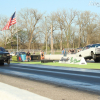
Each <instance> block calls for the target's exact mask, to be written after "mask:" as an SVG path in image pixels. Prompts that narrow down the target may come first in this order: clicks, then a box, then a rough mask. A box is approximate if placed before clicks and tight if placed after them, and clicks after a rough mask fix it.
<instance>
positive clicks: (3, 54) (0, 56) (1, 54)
mask: <svg viewBox="0 0 100 100" xmlns="http://www.w3.org/2000/svg"><path fill="white" fill-rule="evenodd" d="M4 62H6V63H7V64H10V53H9V52H8V51H7V50H5V49H4V48H3V47H0V65H4Z"/></svg>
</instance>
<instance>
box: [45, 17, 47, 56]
mask: <svg viewBox="0 0 100 100" xmlns="http://www.w3.org/2000/svg"><path fill="white" fill-rule="evenodd" d="M45 31H46V54H47V23H46V17H45Z"/></svg>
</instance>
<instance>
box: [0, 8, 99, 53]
mask: <svg viewBox="0 0 100 100" xmlns="http://www.w3.org/2000/svg"><path fill="white" fill-rule="evenodd" d="M8 20H9V18H8V17H6V16H0V29H2V28H3V27H4V26H5V25H6V23H7V22H8ZM99 30H100V16H99V15H98V14H96V13H93V12H90V11H76V10H73V9H69V10H62V11H57V12H52V13H50V14H49V15H46V14H45V13H40V12H39V11H37V10H36V9H28V8H27V9H26V8H24V9H22V10H21V11H19V12H18V13H17V25H16V24H15V25H12V26H11V27H10V29H9V30H5V31H0V38H1V39H0V40H1V41H0V46H3V47H5V48H7V49H16V48H17V47H16V44H17V34H18V44H19V49H42V50H46V51H47V50H51V51H52V52H53V50H54V49H63V48H79V47H83V46H86V45H88V44H94V43H99V41H100V31H99Z"/></svg>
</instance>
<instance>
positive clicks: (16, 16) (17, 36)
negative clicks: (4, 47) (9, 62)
mask: <svg viewBox="0 0 100 100" xmlns="http://www.w3.org/2000/svg"><path fill="white" fill-rule="evenodd" d="M16 22H17V14H16ZM16 32H17V23H16ZM17 52H18V32H17Z"/></svg>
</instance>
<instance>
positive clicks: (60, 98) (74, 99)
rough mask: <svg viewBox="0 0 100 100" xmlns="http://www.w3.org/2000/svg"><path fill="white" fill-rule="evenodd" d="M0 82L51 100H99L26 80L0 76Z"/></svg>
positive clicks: (86, 93)
mask: <svg viewBox="0 0 100 100" xmlns="http://www.w3.org/2000/svg"><path fill="white" fill-rule="evenodd" d="M0 82H3V83H6V84H9V85H12V86H15V87H18V88H20V89H24V90H28V91H30V92H33V93H36V94H38V95H41V96H44V97H48V98H50V99H53V100H100V95H99V94H95V93H89V92H85V91H81V90H76V89H70V88H66V87H61V86H56V85H52V84H47V83H43V82H38V81H34V80H28V79H25V78H20V77H13V76H8V75H3V74H0Z"/></svg>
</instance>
